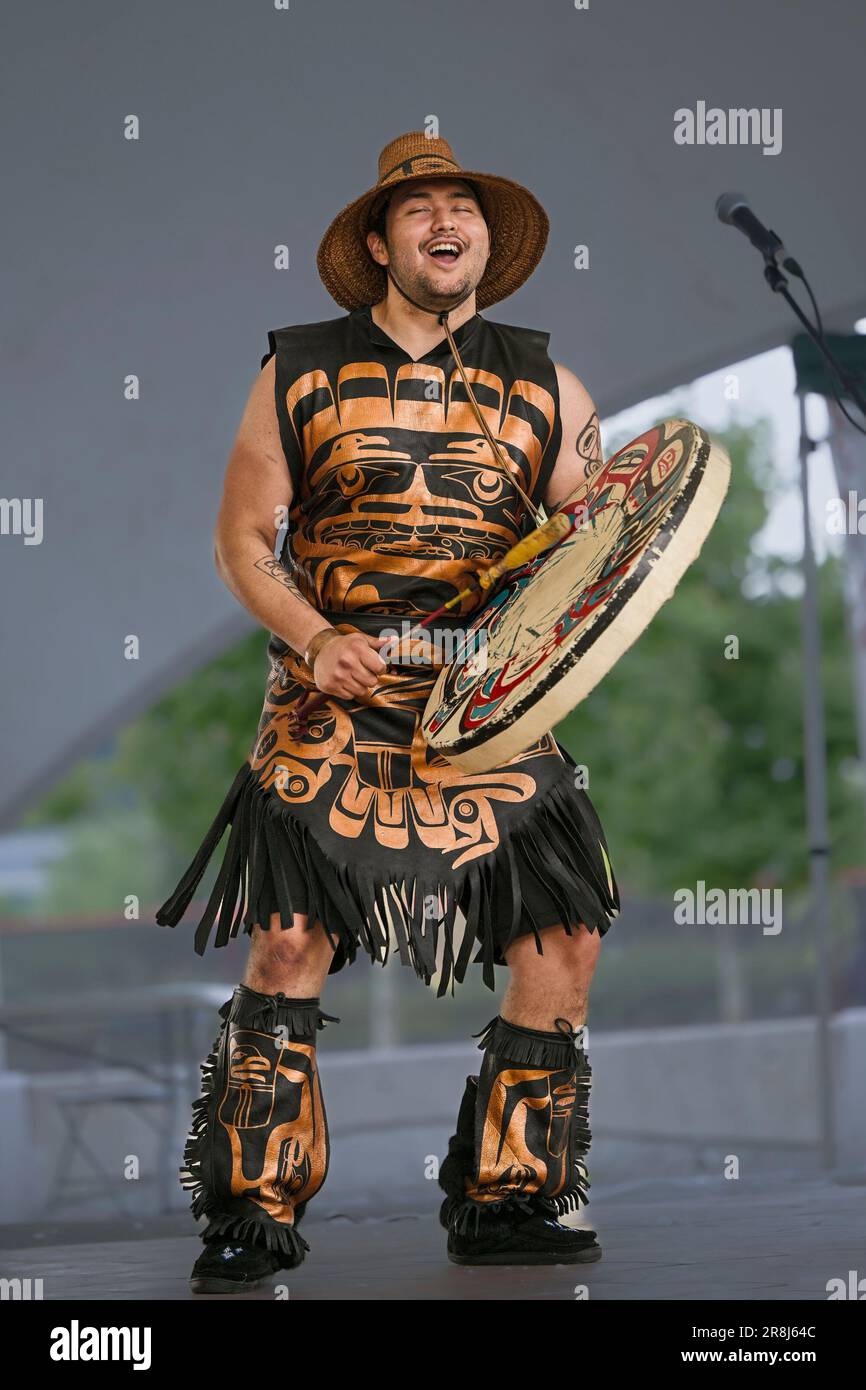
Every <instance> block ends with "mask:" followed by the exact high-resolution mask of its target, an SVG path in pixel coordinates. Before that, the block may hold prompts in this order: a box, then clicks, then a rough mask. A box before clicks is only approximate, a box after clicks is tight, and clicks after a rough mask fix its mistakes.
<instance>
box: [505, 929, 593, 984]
mask: <svg viewBox="0 0 866 1390" xmlns="http://www.w3.org/2000/svg"><path fill="white" fill-rule="evenodd" d="M540 939H541V951H540V952H539V950H538V946H537V945H536V941H535V937H534V936H524V937H520V938H519V939H518V940H517V941H516V942H514V944H513V946H512V947H511V948H510V949H509V950H508V951H507V952H506V960H507V962H508V965H509V966H510V967H511V971H512V974H513V975H514V977H515V979H516V980H523V981H526V982H527V983H529V982H530V981H531V982H533V983H538V984H540V985H544V984H545V982H553V981H555V982H556V983H557V984H559V983H562V984H565V985H567V986H575V987H580V986H583V985H586V984H587V983H588V982H589V980H590V978H591V977H592V974H593V971H594V970H595V964H596V961H597V959H598V953H599V951H600V949H601V937H600V936H599V933H598V931H590V930H589V928H588V927H586V926H584V925H583V924H582V923H581V924H580V925H579V926H577V927H572V929H571V932H570V933H569V932H566V931H565V929H564V928H563V927H548V928H546V929H545V930H544V931H542V932H541V933H540Z"/></svg>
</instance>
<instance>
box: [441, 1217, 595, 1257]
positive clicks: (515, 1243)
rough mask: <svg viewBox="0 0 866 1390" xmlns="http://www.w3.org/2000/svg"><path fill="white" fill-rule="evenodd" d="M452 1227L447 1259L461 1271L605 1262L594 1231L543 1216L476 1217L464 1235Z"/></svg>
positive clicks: (450, 1227) (453, 1225)
mask: <svg viewBox="0 0 866 1390" xmlns="http://www.w3.org/2000/svg"><path fill="white" fill-rule="evenodd" d="M462 1224H463V1223H458V1222H455V1221H454V1220H453V1219H452V1220H451V1221H449V1223H448V1258H449V1260H451V1262H452V1264H456V1265H575V1264H594V1263H595V1261H596V1260H600V1259H601V1255H602V1251H601V1246H600V1245H599V1243H598V1240H597V1238H596V1233H595V1231H589V1230H581V1229H577V1230H576V1229H574V1228H572V1227H571V1226H565V1225H563V1223H562V1222H561V1221H557V1220H556V1217H555V1216H553V1215H552V1214H551V1213H545V1212H543V1211H536V1212H533V1213H532V1214H531V1215H527V1214H526V1213H525V1212H522V1211H519V1210H518V1211H516V1212H509V1211H508V1209H507V1208H505V1209H502V1210H500V1211H498V1212H485V1211H481V1212H479V1213H478V1222H477V1225H476V1222H475V1219H474V1213H473V1216H472V1219H470V1220H469V1221H468V1222H467V1223H466V1225H465V1229H462V1230H460V1229H457V1227H458V1226H459V1225H462Z"/></svg>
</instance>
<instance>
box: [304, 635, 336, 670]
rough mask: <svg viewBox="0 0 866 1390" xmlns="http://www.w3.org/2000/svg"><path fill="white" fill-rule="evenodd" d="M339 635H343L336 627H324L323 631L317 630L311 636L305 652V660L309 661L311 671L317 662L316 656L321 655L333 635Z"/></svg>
mask: <svg viewBox="0 0 866 1390" xmlns="http://www.w3.org/2000/svg"><path fill="white" fill-rule="evenodd" d="M339 636H341V634H340V633H339V632H338V631H337V629H336V628H335V627H323V628H322V630H321V632H317V633H316V634H315V635H314V636H313V637H311V638H310V641H309V643H308V645H307V650H306V651H305V652H304V661H305V662H306V663H307V665H308V666H309V668H310V670H311V671H312V669H313V666H314V664H315V660H316V657H317V656H318V655H319V652H320V651H321V650H322V648H323V647H324V645H325V643H326V642H329V641H330V639H331V638H332V637H339Z"/></svg>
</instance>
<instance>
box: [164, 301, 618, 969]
mask: <svg viewBox="0 0 866 1390" xmlns="http://www.w3.org/2000/svg"><path fill="white" fill-rule="evenodd" d="M268 336H269V347H270V351H269V353H268V354H267V355H266V356H265V358H264V359H263V362H262V365H263V366H264V364H265V363H266V362H267V361H268V360H269V358H270V356H271V355H273V354H275V355H276V362H275V370H276V406H277V414H278V418H279V424H280V436H281V440H282V444H283V448H284V451H285V455H286V462H287V466H288V468H289V472H290V475H291V479H292V484H293V489H294V497H293V503H292V509H291V513H290V517H289V525H288V530H287V535H286V539H285V543H284V545H283V548H282V551H281V553H280V557H279V560H280V563H281V565H282V566H283V568H284V569H285V570H286V571H287V572H288V573H289V574H290V576H291V578H292V579H293V581H294V583H295V584H296V586H297V588H298V589H299V591H300V592H301V594H302V595H303V597H304V598H306V599H307V600H308V601H309V602H310V603H311V604H312V605H313V606H314V607H315V608H316V609H317V610H318V611H319V612H321V613H322V614H323V615H324V616H325V617H326V618H327V619H328V621H330V622H331V623H333V624H334V625H335V626H337V627H338V628H339V629H340V630H341V631H343V632H352V631H362V632H367V633H372V634H375V635H379V634H382V633H386V634H387V635H394V634H395V633H396V634H399V633H400V632H401V631H404V632H405V631H406V630H407V629H408V627H409V626H410V625H411V624H412V623H413V622H417V621H418V620H419V619H420V618H422V617H424V616H425V614H429V613H431V612H433V611H434V610H435V609H437V608H439V607H440V606H441V605H442V604H443V603H444V602H445V601H446V600H447V599H448V598H450V597H452V596H453V595H454V594H456V593H457V592H459V591H460V590H461V589H462V588H463V587H465V585H466V583H467V582H468V580H469V578H470V576H471V575H472V574H473V573H474V572H475V571H477V569H478V568H479V567H483V566H486V565H488V564H491V563H492V562H493V561H494V560H496V559H498V558H499V557H501V556H502V555H503V554H504V553H505V551H506V550H507V549H508V548H509V547H510V546H511V545H513V544H514V543H515V541H517V540H518V539H519V538H520V535H521V534H523V533H524V532H525V531H526V530H527V529H529V527H530V526H531V524H532V522H531V519H528V518H527V517H526V516H525V515H524V516H523V518H522V523H521V519H520V516H519V506H518V498H517V493H516V490H515V489H514V487H513V486H512V485H511V484H510V483H509V480H508V478H507V477H506V476H504V475H503V473H502V470H501V468H499V467H498V466H496V462H495V460H494V458H493V454H492V451H491V448H490V445H489V443H488V441H487V439H486V438H485V436H484V434H483V433H482V431H481V430H480V429H479V425H478V422H477V420H476V419H475V417H474V415H473V412H472V410H471V408H470V401H469V399H468V395H467V392H466V388H465V386H464V383H463V381H462V380H461V379H460V376H459V374H458V372H457V371H456V369H455V361H454V357H453V355H452V353H451V350H450V348H449V346H448V344H447V342H443V343H440V344H438V345H437V346H436V347H435V348H433V349H432V350H431V351H430V352H429V353H427V354H426V355H425V356H424V357H422V358H421V359H419V360H417V361H414V360H413V359H412V358H410V357H409V355H408V354H407V353H406V352H405V351H404V350H403V349H402V348H401V347H399V345H398V344H397V343H395V342H394V341H393V340H392V339H391V338H389V337H388V335H387V334H385V333H384V332H383V331H382V330H381V329H380V328H379V327H378V325H376V324H375V322H374V321H373V319H372V316H371V314H370V310H369V308H365V309H360V310H356V311H355V312H353V313H351V314H348V315H346V316H344V317H341V318H338V319H334V320H329V321H327V322H324V323H319V324H308V325H301V326H297V327H291V328H284V329H279V330H275V331H272V332H271V333H270V334H269V335H268ZM454 341H455V343H456V344H457V347H458V351H459V354H460V356H461V358H462V359H463V362H464V364H465V369H466V371H467V373H468V375H469V378H470V380H471V383H472V387H473V391H474V394H475V396H476V399H477V402H478V404H479V406H480V409H481V410H482V411H483V412H484V417H485V420H486V423H487V425H488V427H489V429H490V430H491V432H492V433H493V435H494V436H495V438H496V440H497V442H498V444H499V446H500V447H501V448H502V449H504V450H505V452H506V454H507V455H508V456H509V458H510V460H511V462H512V465H513V466H515V467H516V468H517V469H518V470H519V474H520V477H521V482H522V486H523V487H524V488H525V490H526V492H527V493H528V495H529V496H530V498H531V499H532V501H533V502H535V503H540V502H541V499H542V496H543V493H544V490H545V488H546V486H547V482H548V479H549V477H550V474H551V472H552V469H553V466H554V463H555V461H556V455H557V452H558V449H559V445H560V439H561V423H560V417H559V398H558V390H557V382H556V373H555V369H554V366H553V363H552V362H551V360H550V357H549V356H548V352H547V343H548V335H547V334H546V333H540V332H535V331H532V330H529V329H523V328H515V327H511V326H508V325H505V324H498V323H492V322H489V321H488V320H486V319H484V318H483V317H482V316H481V315H480V314H476V315H475V316H474V317H473V318H472V319H469V320H468V321H467V322H465V323H464V324H462V325H461V326H460V327H459V328H458V329H457V330H456V332H455V333H454ZM473 607H474V601H473V600H467V601H466V604H465V605H464V608H463V610H462V611H461V612H460V613H459V614H458V613H454V614H453V615H452V617H451V618H450V621H449V620H446V619H444V618H443V619H436V620H434V626H433V628H432V632H433V633H434V646H433V651H432V654H431V653H430V652H429V649H427V650H428V658H429V659H427V660H426V661H425V662H423V663H422V662H419V661H418V660H417V657H418V655H419V651H420V650H421V649H420V647H419V645H418V644H417V643H414V642H413V643H412V644H405V643H404V644H403V647H402V648H401V650H400V652H399V653H398V660H395V661H392V662H391V663H390V664H389V666H388V669H387V670H386V671H385V672H384V673H383V674H382V676H381V677H380V678H379V682H378V684H377V685H376V686H375V687H374V688H373V689H372V690H371V692H370V693H369V694H368V695H367V696H365V697H364V698H355V699H341V698H337V697H335V696H328V699H327V702H326V703H325V704H324V705H323V706H322V707H321V708H320V709H319V710H317V711H316V713H315V715H311V716H310V720H309V723H308V725H307V727H306V728H305V729H304V730H303V732H302V733H300V734H299V735H293V733H292V730H291V719H290V715H291V712H292V711H293V710H294V709H295V708H296V707H297V705H298V703H299V701H300V700H301V699H302V698H303V697H304V696H305V695H306V694H307V692H309V691H311V690H314V689H315V688H316V687H315V683H314V681H313V679H312V673H311V671H310V670H309V668H308V667H307V666H306V664H305V663H304V661H303V660H302V658H301V657H300V656H298V655H296V654H295V653H294V652H293V651H292V650H291V648H289V647H288V646H287V644H286V643H285V642H284V641H282V640H281V639H280V638H279V637H277V636H276V635H275V634H271V640H270V643H269V648H268V651H269V657H270V663H271V674H270V679H269V682H268V686H267V690H266V694H265V700H264V708H263V711H262V716H261V720H260V722H259V727H258V731H257V735H256V738H255V741H254V743H253V747H252V750H251V753H250V756H249V758H248V760H247V761H246V762H245V763H244V764H243V766H242V767H241V768H240V770H239V771H238V773H237V776H236V777H235V780H234V782H233V784H232V786H231V788H230V789H229V792H228V795H227V796H226V799H225V801H224V803H223V805H222V807H221V808H220V810H219V812H218V813H217V816H216V818H215V820H214V822H213V825H212V826H211V828H210V830H209V831H208V833H207V835H206V837H205V840H204V842H203V844H202V846H201V848H200V850H199V852H198V854H197V855H196V857H195V859H194V861H193V863H192V864H191V865H190V867H189V869H188V870H187V872H186V873H185V874H184V876H183V878H182V879H181V882H180V883H179V884H178V887H177V889H176V890H175V892H174V894H173V895H172V897H171V898H170V899H169V900H168V901H167V902H166V903H165V904H164V906H163V907H162V908H161V909H160V911H159V913H158V914H157V921H158V922H159V923H161V924H163V925H169V926H174V925H176V924H177V922H178V921H180V919H181V917H182V916H183V914H184V912H185V911H186V909H187V907H188V906H189V904H190V902H191V901H192V898H193V895H194V894H195V891H196V889H197V887H198V885H199V883H200V881H201V878H202V876H203V874H204V871H205V869H206V867H207V864H208V862H209V860H210V858H211V856H212V854H213V852H214V850H215V848H216V846H217V845H218V843H219V841H220V840H221V838H222V837H223V835H224V833H225V831H226V830H227V829H228V828H229V827H231V830H230V835H229V840H228V846H227V849H226V851H225V856H224V859H223V862H222V866H221V868H220V872H219V875H218V878H217V881H216V883H215V886H214V889H213V892H212V893H211V896H210V899H209V901H208V904H207V907H206V910H205V913H204V916H203V918H202V920H201V922H200V924H199V927H198V930H197V933H196V941H195V945H196V950H197V951H198V952H199V953H202V952H203V951H204V949H205V946H206V944H207V940H208V938H209V936H210V933H211V931H212V929H213V928H214V926H215V927H216V934H215V944H216V945H217V946H222V945H225V944H226V943H227V942H228V940H229V939H230V938H231V937H232V936H234V935H236V934H237V932H238V931H239V930H240V928H241V926H243V927H244V929H245V930H246V931H251V930H252V927H253V925H254V924H255V923H260V924H261V926H262V927H264V928H267V927H268V926H269V923H270V919H271V917H272V915H273V914H278V916H279V920H280V924H281V926H282V927H283V928H289V927H291V926H292V924H293V914H294V913H296V912H297V913H304V914H308V916H309V921H310V923H312V922H314V921H316V920H318V921H320V922H321V923H322V925H323V927H324V930H325V932H326V933H327V935H328V937H329V939H330V941H331V943H332V944H333V945H334V946H335V948H336V949H335V954H334V958H333V961H332V964H331V971H332V973H333V972H334V971H336V970H339V969H340V968H341V967H342V966H343V965H344V964H346V963H347V962H350V961H352V960H354V959H355V956H356V954H357V950H358V947H359V945H360V946H361V947H363V949H364V950H365V951H366V952H368V954H369V955H370V957H371V959H372V960H375V961H380V962H384V961H385V960H386V959H387V956H388V953H389V950H394V949H395V950H396V951H397V952H398V953H399V955H400V958H401V960H402V961H403V962H404V964H408V965H411V966H413V967H414V969H415V971H416V972H417V974H418V975H419V976H420V978H421V979H423V980H424V981H425V983H427V984H429V983H431V981H432V980H433V979H434V978H438V993H439V994H443V993H445V992H446V990H447V989H448V988H449V986H451V987H452V988H453V981H454V980H458V981H459V980H462V979H463V978H464V975H465V972H466V969H467V966H468V964H469V961H470V960H471V959H472V958H473V954H472V953H473V951H474V950H475V948H476V947H477V954H476V955H475V957H474V959H476V960H478V961H480V962H482V964H483V978H484V981H485V983H486V984H487V985H489V986H490V988H493V986H494V971H493V967H494V965H496V964H503V963H504V952H505V951H506V950H507V948H508V946H509V945H510V943H511V942H513V941H514V940H515V939H516V938H517V937H519V936H523V935H525V934H527V933H533V934H534V935H535V937H536V939H537V940H538V939H539V933H540V932H541V931H542V930H543V929H544V928H545V927H549V926H552V925H555V924H561V925H562V926H563V927H564V928H565V929H566V930H567V931H570V930H571V929H572V928H574V927H576V926H577V925H578V924H579V923H581V922H582V923H584V924H585V925H586V926H587V927H588V928H589V929H590V930H595V931H598V932H599V933H600V934H602V935H603V934H604V933H605V932H606V931H607V929H608V927H609V925H610V922H611V921H612V919H613V918H614V917H615V916H616V913H617V911H618V909H619V897H618V892H617V886H616V882H615V880H614V876H613V872H612V869H611V865H610V861H609V858H608V852H607V845H606V843H605V838H604V834H603V831H602V828H601V825H600V823H599V820H598V817H597V815H596V813H595V810H594V808H593V806H592V803H591V802H590V799H589V796H588V795H587V793H586V791H585V790H583V789H582V788H581V787H579V786H578V785H577V780H578V778H577V774H576V767H575V764H574V762H573V760H572V758H571V757H570V756H569V754H568V752H567V750H566V749H565V748H564V747H562V745H560V744H558V743H557V741H556V739H555V738H554V737H553V735H552V734H551V733H547V734H545V735H544V736H543V737H542V738H541V739H540V740H539V741H538V743H536V744H535V745H534V746H533V747H531V748H529V749H527V750H526V751H525V752H524V753H522V754H521V755H520V756H519V757H517V758H513V759H511V760H510V761H509V762H507V763H504V764H503V765H502V766H501V767H498V768H495V769H493V770H491V771H489V772H485V773H477V774H471V775H470V774H465V773H460V772H459V771H458V770H457V769H456V768H455V767H454V766H453V764H450V763H448V762H447V761H446V760H445V759H444V758H442V757H441V756H438V755H436V754H435V753H433V752H432V750H430V749H429V748H428V747H427V745H426V743H425V740H424V738H423V735H422V734H421V728H420V726H421V717H422V714H423V711H424V707H425V705H426V702H427V698H428V696H429V694H430V691H431V689H432V687H433V684H434V681H435V677H436V674H437V672H438V670H439V669H440V668H441V666H442V664H443V662H447V661H449V660H451V659H452V657H453V656H455V655H456V654H457V651H458V650H459V639H460V637H461V635H462V633H463V630H464V629H465V628H466V627H467V626H468V621H467V617H468V614H469V613H471V612H472V610H473ZM404 623H405V624H406V627H405V628H401V625H402V624H404ZM452 638H453V639H454V640H453V641H452V640H451V639H452ZM539 944H540V942H539Z"/></svg>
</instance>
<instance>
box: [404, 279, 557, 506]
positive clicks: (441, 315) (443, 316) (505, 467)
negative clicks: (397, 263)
mask: <svg viewBox="0 0 866 1390" xmlns="http://www.w3.org/2000/svg"><path fill="white" fill-rule="evenodd" d="M385 271H386V274H387V276H388V279H389V280H390V281H391V284H392V285H393V286H394V288H395V289H396V290H399V292H400V294H402V296H403V298H404V299H406V300H408V301H409V303H410V304H414V306H415V308H416V309H420V310H421V311H422V312H423V313H425V314H435V315H436V317H437V319H438V320H439V323H440V324H441V325H442V327H443V328H444V329H445V337H446V338H447V339H448V346H449V347H450V349H451V353H452V356H453V357H454V361H455V363H456V364H457V370H458V371H459V373H460V376H461V378H462V380H463V385H464V386H465V387H466V394H467V395H468V397H469V401H470V404H471V406H472V410H473V412H474V414H475V418H476V420H477V421H478V423H479V425H480V426H481V432H482V434H483V435H484V437H485V439H486V440H487V442H488V444H489V445H490V447H491V449H492V450H493V456H494V458H495V459H496V460H497V461H498V463H499V467H500V468H501V469H502V471H503V472H504V473H506V474H507V475H508V478H509V480H510V482H511V484H512V486H513V487H514V488H515V489H516V490H517V492H518V493H519V494H520V496H521V498H522V500H523V503H524V506H525V507H526V508H527V510H528V513H529V515H530V516H532V515H534V517H535V524H536V526H542V525H543V524H544V522H545V521H546V520H547V517H546V515H545V513H544V511H543V510H541V509H540V508H538V507H536V505H535V503H534V502H533V501H532V499H531V498H530V497H527V495H526V493H525V492H524V491H523V488H522V487H521V486H520V484H519V482H518V481H517V479H516V478H515V476H514V470H513V469H512V468H511V466H510V463H509V462H507V461H506V458H505V455H504V454H503V452H502V449H501V448H500V446H499V444H498V443H497V441H496V440H495V439H494V438H493V435H492V434H491V433H490V430H489V428H488V425H487V421H486V420H485V419H484V416H483V415H482V414H481V410H480V408H479V405H478V402H477V400H476V399H475V392H474V391H473V390H472V387H471V385H470V383H469V378H468V376H467V375H466V368H465V367H464V366H463V359H462V358H461V356H460V353H459V352H458V350H457V344H456V343H455V341H454V335H453V333H452V332H451V328H450V326H449V323H448V315H449V314H450V313H451V312H452V311H453V310H454V309H459V308H460V305H461V304H465V303H466V301H467V299H469V298H470V297H471V296H472V295H473V294H474V293H475V291H474V288H473V289H471V290H469V291H468V292H467V293H466V294H464V296H463V298H462V299H458V301H457V303H456V304H452V305H451V306H450V308H448V309H442V310H441V311H440V310H438V309H428V308H427V306H426V304H419V303H418V301H417V299H413V298H412V296H411V295H410V294H407V293H406V291H405V290H404V289H403V286H402V285H398V283H397V281H396V280H395V278H394V275H393V273H392V271H391V267H390V266H386V267H385ZM519 514H520V512H519V509H518V515H519Z"/></svg>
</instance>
